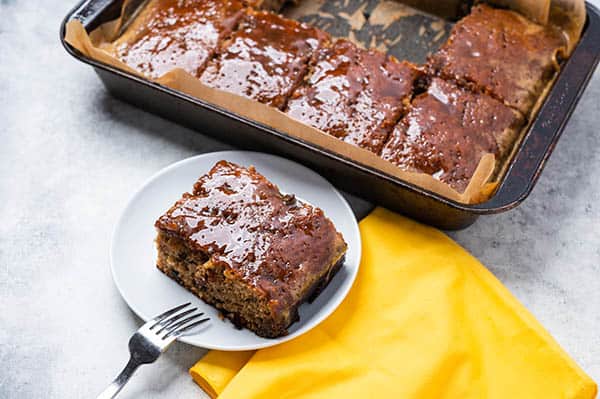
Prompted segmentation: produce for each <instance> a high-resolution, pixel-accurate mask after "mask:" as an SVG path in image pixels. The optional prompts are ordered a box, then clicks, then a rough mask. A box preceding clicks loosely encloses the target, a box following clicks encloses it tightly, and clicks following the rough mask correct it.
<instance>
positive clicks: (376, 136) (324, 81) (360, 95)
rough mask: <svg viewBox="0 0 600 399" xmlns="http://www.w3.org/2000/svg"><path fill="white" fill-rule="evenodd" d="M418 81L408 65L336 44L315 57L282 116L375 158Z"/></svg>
mask: <svg viewBox="0 0 600 399" xmlns="http://www.w3.org/2000/svg"><path fill="white" fill-rule="evenodd" d="M419 75H420V72H419V71H418V70H417V69H416V68H415V67H413V66H412V65H411V64H409V63H407V62H398V61H396V60H395V59H393V58H392V57H388V56H386V55H385V54H383V53H381V52H379V51H377V50H364V49H361V48H359V47H357V46H356V45H355V44H353V43H352V42H350V41H348V40H343V39H340V40H338V41H336V42H335V43H334V44H333V45H332V46H331V47H328V48H324V49H321V50H320V51H319V54H318V55H317V59H316V62H315V64H314V65H313V66H312V71H311V73H310V75H309V77H308V78H307V79H306V80H305V82H304V83H303V84H302V85H301V86H299V87H298V89H297V90H296V91H295V92H294V93H293V94H292V97H291V98H290V100H289V101H288V105H287V109H286V111H285V112H286V113H287V114H288V115H289V116H291V117H292V118H295V119H297V120H300V121H302V122H304V123H306V124H308V125H310V126H313V127H315V128H317V129H320V130H322V131H324V132H326V133H328V134H331V135H333V136H335V137H338V138H340V139H341V140H344V141H346V142H348V143H351V144H354V145H357V146H359V147H362V148H365V149H367V150H369V151H372V152H374V153H377V154H378V153H379V152H380V151H381V148H382V147H383V144H384V143H385V141H386V139H387V136H388V134H389V133H390V131H391V130H392V129H393V127H394V125H395V124H396V122H397V121H398V119H399V118H400V117H401V116H402V113H403V111H404V109H405V107H406V105H408V103H409V101H410V97H411V95H412V90H413V84H414V82H415V79H416V78H417V77H418V76H419Z"/></svg>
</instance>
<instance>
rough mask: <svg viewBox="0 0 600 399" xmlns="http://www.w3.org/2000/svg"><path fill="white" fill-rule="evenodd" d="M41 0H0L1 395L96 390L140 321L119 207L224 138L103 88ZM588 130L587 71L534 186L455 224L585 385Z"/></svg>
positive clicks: (598, 294) (594, 368) (166, 374)
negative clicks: (126, 285) (120, 238)
mask: <svg viewBox="0 0 600 399" xmlns="http://www.w3.org/2000/svg"><path fill="white" fill-rule="evenodd" d="M35 3H36V2H28V1H21V0H0V16H1V17H2V19H1V22H0V54H1V56H0V137H1V138H2V141H1V144H0V198H1V204H2V205H1V206H0V220H1V221H2V223H0V364H1V365H2V372H0V398H84V397H95V395H96V394H97V393H99V392H100V391H101V390H102V389H103V388H104V387H105V385H106V384H108V382H109V381H110V380H111V379H112V378H113V377H114V375H115V374H116V373H117V372H118V371H119V369H120V368H121V366H122V365H124V363H125V362H126V360H127V340H128V338H129V336H130V334H131V333H132V332H133V331H134V330H135V329H136V328H137V327H138V326H139V325H140V320H139V319H137V318H136V317H135V316H134V315H133V314H132V313H131V312H130V311H129V309H128V307H127V305H125V303H124V302H123V300H122V299H121V297H120V296H119V294H118V292H117V290H116V288H115V286H114V284H113V282H112V279H111V275H110V271H109V260H108V248H109V242H110V236H111V230H112V228H113V226H114V224H115V222H116V219H117V217H118V215H119V213H120V212H121V209H122V208H123V206H124V205H125V203H126V201H127V200H128V198H129V197H130V196H131V195H132V194H133V192H134V191H135V190H136V189H137V187H138V186H139V185H140V184H142V183H143V181H144V180H145V179H147V178H148V177H149V176H151V175H152V174H153V173H155V172H156V171H157V170H159V169H160V168H162V167H164V166H166V165H168V164H170V163H172V162H174V161H177V160H180V159H182V158H185V157H187V156H191V155H194V154H197V153H199V152H206V151H213V150H217V149H224V148H227V147H226V146H224V145H223V144H220V143H218V142H217V141H214V140H211V139H208V138H206V137H203V136H202V135H199V134H196V133H193V132H191V131H190V130H187V129H185V128H182V127H180V126H177V125H175V124H173V123H170V122H167V121H165V120H162V119H160V118H158V117H155V116H153V115H150V114H148V113H145V112H142V111H140V110H138V109H135V108H133V107H130V106H128V105H125V104H123V103H121V102H119V101H117V100H115V99H113V98H111V97H110V96H109V95H108V94H107V93H106V92H105V90H104V88H103V87H102V85H101V83H100V82H99V80H98V79H97V77H96V76H95V74H94V72H93V71H92V70H91V69H90V68H89V67H86V66H84V65H82V64H80V63H78V62H76V61H75V60H73V59H72V58H71V57H70V56H68V55H67V54H66V53H65V51H64V50H63V49H62V47H61V46H60V44H59V41H58V26H59V23H60V20H61V18H62V16H63V15H64V14H65V13H66V12H67V10H68V9H69V8H70V7H71V6H72V5H73V3H74V1H66V0H62V1H59V0H48V1H45V2H43V4H35ZM599 3H600V1H599ZM598 126H600V73H598V72H597V73H596V74H595V76H594V78H593V79H592V82H591V84H590V86H589V88H588V90H587V92H586V93H585V95H584V96H583V98H582V99H581V103H580V104H579V106H578V108H577V110H576V112H575V115H574V116H573V118H572V120H571V121H570V123H569V125H568V126H567V129H566V131H565V133H564V136H563V138H562V140H561V142H560V143H559V144H558V146H557V148H556V151H555V153H554V155H553V156H552V158H551V159H550V161H549V163H548V166H547V168H546V170H545V172H544V174H543V175H542V177H541V179H540V181H539V184H538V185H537V187H536V189H535V190H534V192H533V194H532V195H531V197H530V198H529V199H528V200H527V201H526V202H525V203H524V204H523V205H522V206H521V207H519V208H517V209H516V210H514V211H511V212H509V213H506V214H504V215H499V216H492V217H486V218H483V219H480V221H479V222H477V223H476V224H475V225H474V226H472V227H471V228H469V229H467V230H464V231H461V232H457V233H452V234H451V235H452V237H454V238H455V239H456V240H458V241H459V242H460V243H461V244H462V245H463V246H465V247H466V248H467V249H468V250H469V251H471V252H472V253H473V254H474V255H475V256H477V257H478V258H479V259H481V261H482V262H483V263H484V264H486V265H487V266H488V267H489V268H490V270H491V271H492V272H493V273H494V274H495V275H496V276H498V278H500V280H502V281H503V282H504V283H505V284H506V285H507V286H508V287H509V288H510V290H511V291H512V292H513V293H514V294H515V295H516V296H517V297H518V298H519V299H520V300H521V301H522V302H523V303H524V304H525V305H526V306H527V307H528V308H529V309H530V310H531V312H532V313H533V314H534V315H535V316H536V317H537V318H538V319H539V320H540V321H541V322H542V324H544V325H545V326H546V327H547V328H548V330H549V331H550V332H551V333H552V334H553V335H554V337H555V338H556V339H557V340H558V342H559V343H560V344H561V345H562V346H563V347H564V348H565V349H566V351H567V352H569V353H570V354H571V355H572V356H573V358H574V359H575V360H576V361H577V362H578V363H579V364H580V365H581V366H582V367H583V368H584V369H585V370H586V371H587V372H588V373H589V374H590V375H591V376H592V377H593V378H594V379H595V380H600V332H599V331H600V227H599V226H600V186H599V185H598V184H597V182H598V178H597V173H598V172H600V153H599V151H598V148H600V134H599V133H598ZM355 204H356V205H357V207H358V208H360V209H364V208H365V204H364V203H361V202H360V201H356V202H355ZM203 353H204V352H203V351H202V350H201V349H197V348H193V347H189V346H186V345H183V344H176V345H175V347H174V348H172V349H171V350H169V352H168V353H167V354H166V355H164V356H163V358H161V359H160V360H159V361H158V363H156V364H155V365H153V366H146V367H143V368H142V369H140V371H139V373H138V374H137V375H136V377H135V378H134V379H133V381H132V382H131V383H130V385H128V386H127V387H126V388H125V390H124V391H123V393H122V397H123V398H138V397H143V398H158V397H174V398H175V397H176V398H179V399H182V398H202V397H204V396H203V394H202V393H201V391H200V390H199V388H198V387H196V385H195V384H194V383H193V382H192V380H191V378H190V377H189V376H188V374H187V369H188V368H189V367H190V366H191V365H192V364H193V363H194V362H195V361H196V360H197V359H198V358H200V357H201V356H202V354H203Z"/></svg>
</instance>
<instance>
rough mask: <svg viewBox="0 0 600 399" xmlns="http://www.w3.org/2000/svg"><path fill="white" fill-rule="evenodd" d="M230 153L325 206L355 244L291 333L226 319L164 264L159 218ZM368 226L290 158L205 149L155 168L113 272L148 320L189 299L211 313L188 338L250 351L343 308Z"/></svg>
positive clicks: (124, 218) (131, 207)
mask: <svg viewBox="0 0 600 399" xmlns="http://www.w3.org/2000/svg"><path fill="white" fill-rule="evenodd" d="M222 159H225V160H228V161H231V162H234V163H237V164H238V165H242V166H250V165H254V166H255V167H256V170H257V171H258V172H259V173H261V174H262V175H264V176H265V177H266V178H267V179H269V180H271V181H272V182H274V183H275V184H277V185H278V186H279V188H280V189H281V191H283V192H286V193H294V194H297V196H298V197H299V198H300V199H302V200H304V201H306V202H309V203H311V204H313V205H315V206H317V207H319V208H321V209H323V211H325V214H326V215H327V216H328V217H329V218H331V220H332V221H333V223H334V224H335V226H336V227H337V229H338V231H340V232H341V233H342V234H343V235H344V239H345V240H346V242H347V243H348V252H347V254H346V261H345V263H344V266H343V267H342V268H341V269H340V270H339V272H338V273H337V274H336V275H335V277H334V278H333V280H332V281H331V282H330V283H329V285H328V286H327V288H326V289H325V290H324V291H323V292H322V293H321V295H319V296H318V297H317V299H316V300H315V301H314V302H313V303H311V304H304V305H302V306H301V307H300V309H299V311H300V321H299V322H296V323H294V324H292V325H291V326H290V328H289V334H288V335H286V336H284V337H280V338H275V339H268V338H261V337H259V336H257V335H255V334H254V333H253V332H251V331H249V330H247V329H241V330H238V329H236V328H235V327H234V326H233V324H231V322H229V321H224V320H221V319H220V318H219V316H218V313H217V311H216V310H215V309H214V308H212V307H211V306H209V305H207V304H205V303H204V302H203V301H202V300H200V299H198V298H197V297H196V296H194V295H193V294H192V293H190V292H189V291H187V290H186V289H185V288H183V287H181V286H180V285H179V284H177V283H176V282H174V281H173V280H171V279H170V278H169V277H167V276H165V275H164V274H163V273H162V272H160V271H159V270H158V269H157V268H156V266H155V265H156V248H155V245H154V238H155V237H156V231H155V229H154V221H155V220H156V219H157V218H158V217H159V216H160V215H162V214H163V213H164V212H165V211H166V210H167V209H169V207H170V206H171V205H172V204H173V203H174V202H175V201H176V200H177V199H179V198H180V197H181V194H182V193H184V192H187V191H190V190H191V189H192V186H193V184H194V182H195V181H196V179H198V177H200V176H201V175H203V174H204V173H206V172H208V171H209V170H210V168H211V167H212V166H213V165H214V164H215V163H216V162H218V161H220V160H222ZM360 250H361V243H360V233H359V231H358V224H357V222H356V218H355V217H354V214H353V213H352V209H351V208H350V206H349V205H348V203H347V202H346V200H345V199H344V197H342V195H341V194H340V193H339V192H338V191H337V190H336V189H335V188H334V187H333V186H332V185H331V184H330V183H329V182H328V181H327V180H325V179H324V178H322V177H321V176H319V175H318V174H316V173H315V172H313V171H312V170H310V169H308V168H306V167H304V166H302V165H299V164H297V163H295V162H292V161H289V160H287V159H284V158H280V157H276V156H273V155H268V154H261V153H256V152H246V151H223V152H213V153H208V154H202V155H198V156H195V157H192V158H188V159H185V160H183V161H180V162H177V163H175V164H173V165H171V166H168V167H166V168H165V169H163V170H161V171H160V172H158V173H157V174H156V175H154V176H153V177H152V178H150V180H148V182H146V184H144V185H143V186H142V188H141V189H140V190H139V191H138V192H137V193H136V194H135V195H134V196H133V198H132V199H131V200H130V201H129V203H128V204H127V207H126V208H125V210H124V211H123V214H122V215H121V217H120V219H119V221H118V222H117V226H116V227H115V231H114V233H113V240H112V247H111V255H110V259H111V267H112V274H113V278H114V280H115V284H116V285H117V288H118V290H119V292H120V293H121V295H122V296H123V298H124V299H125V301H126V302H127V304H128V305H129V307H130V308H131V309H132V310H133V311H134V312H135V313H136V314H137V315H138V316H140V317H141V318H142V319H144V320H146V321H147V320H149V319H150V318H152V317H154V316H155V315H157V314H160V313H162V312H163V311H165V310H167V309H169V308H172V307H174V306H176V305H179V304H182V303H184V302H192V303H193V304H194V305H195V306H198V307H199V308H200V309H201V310H202V311H204V312H205V313H207V314H208V315H209V317H210V322H208V323H207V324H208V325H207V326H206V327H205V328H203V329H201V330H199V331H198V332H197V333H195V334H194V335H189V336H186V337H183V338H181V341H183V342H185V343H188V344H191V345H195V346H199V347H203V348H207V349H219V350H231V351H237V350H250V349H259V348H265V347H267V346H273V345H277V344H280V343H282V342H285V341H288V340H290V339H292V338H294V337H297V336H299V335H300V334H303V333H305V332H307V331H308V330H310V329H311V328H313V327H315V326H316V325H317V324H319V323H320V322H321V321H323V320H324V319H325V318H326V317H327V316H329V314H331V312H333V311H334V310H335V308H337V307H338V305H339V304H340V303H341V302H342V300H343V299H344V298H345V297H346V294H347V293H348V291H349V290H350V287H351V286H352V283H353V282H354V279H355V277H356V273H357V271H358V265H359V263H360Z"/></svg>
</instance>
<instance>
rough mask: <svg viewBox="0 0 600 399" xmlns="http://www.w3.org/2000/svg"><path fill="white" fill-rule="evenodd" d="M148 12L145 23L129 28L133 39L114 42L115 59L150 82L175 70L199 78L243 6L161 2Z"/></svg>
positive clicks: (231, 0)
mask: <svg viewBox="0 0 600 399" xmlns="http://www.w3.org/2000/svg"><path fill="white" fill-rule="evenodd" d="M147 9H148V10H149V11H148V12H149V13H150V15H149V17H148V19H146V22H144V23H143V24H142V25H141V26H133V27H132V28H133V29H135V32H133V33H132V34H133V39H129V40H127V41H125V42H119V41H117V43H116V49H117V56H118V57H119V58H120V59H121V60H122V61H123V62H125V63H126V64H127V65H129V66H131V67H132V68H134V69H136V70H138V71H140V72H142V73H144V74H145V75H147V76H150V77H152V78H157V77H160V76H161V75H163V74H165V73H166V72H168V71H170V70H172V69H174V68H183V69H184V70H186V71H187V72H189V73H190V74H192V75H194V76H196V77H199V76H200V74H201V73H202V71H203V70H204V66H205V64H206V62H207V61H208V59H209V58H210V57H211V56H212V54H213V53H214V51H215V50H216V48H217V45H218V42H219V41H220V40H221V39H222V38H223V37H224V36H226V35H228V34H229V33H230V32H231V31H232V29H233V28H234V27H235V26H236V25H237V22H238V20H239V19H240V18H241V16H242V9H243V4H242V2H241V1H238V0H227V1H219V0H161V1H155V2H154V3H151V4H149V5H148V6H147ZM124 36H125V38H128V37H129V35H128V34H125V35H124Z"/></svg>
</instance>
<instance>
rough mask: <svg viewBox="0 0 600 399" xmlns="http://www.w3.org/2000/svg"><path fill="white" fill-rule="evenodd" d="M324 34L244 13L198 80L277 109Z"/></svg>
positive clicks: (263, 15)
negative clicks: (236, 26) (229, 37)
mask: <svg viewBox="0 0 600 399" xmlns="http://www.w3.org/2000/svg"><path fill="white" fill-rule="evenodd" d="M327 40H328V35H327V34H326V33H325V32H322V31H320V30H318V29H316V28H313V27H310V26H308V25H305V24H301V23H299V22H296V21H293V20H290V19H286V18H283V17H281V16H279V15H277V14H272V13H268V12H256V11H248V13H247V15H246V17H245V18H244V21H243V22H242V24H241V26H240V28H239V29H238V30H237V31H236V32H235V33H234V34H233V35H232V37H231V40H229V41H228V42H226V43H224V44H223V46H222V48H221V49H220V51H219V55H218V56H217V57H216V59H214V60H213V61H211V62H210V63H209V65H208V66H207V68H206V71H205V72H204V74H203V75H202V77H201V80H202V82H203V83H205V84H206V85H208V86H211V87H215V88H218V89H221V90H225V91H228V92H231V93H235V94H238V95H241V96H245V97H248V98H250V99H253V100H256V101H259V102H261V103H265V104H269V105H272V106H274V107H277V108H280V109H281V108H283V106H284V105H285V102H286V99H287V97H289V95H290V94H291V92H292V91H293V89H294V88H295V87H296V86H297V85H298V83H299V82H300V81H301V79H302V78H303V77H304V75H305V74H306V71H307V64H308V61H309V60H310V59H311V57H312V54H313V52H314V51H315V50H317V49H318V48H319V47H320V46H321V45H322V44H323V42H326V41H327Z"/></svg>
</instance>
